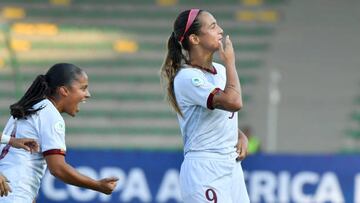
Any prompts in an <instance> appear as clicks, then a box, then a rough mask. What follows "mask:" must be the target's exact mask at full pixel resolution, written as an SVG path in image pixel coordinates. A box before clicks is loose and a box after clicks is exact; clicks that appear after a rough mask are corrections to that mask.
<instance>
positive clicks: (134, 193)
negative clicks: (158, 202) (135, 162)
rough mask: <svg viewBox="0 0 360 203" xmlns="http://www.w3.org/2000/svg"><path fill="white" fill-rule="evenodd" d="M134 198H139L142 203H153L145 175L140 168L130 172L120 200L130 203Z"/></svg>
mask: <svg viewBox="0 0 360 203" xmlns="http://www.w3.org/2000/svg"><path fill="white" fill-rule="evenodd" d="M134 198H138V199H139V200H141V201H142V202H150V201H151V193H150V191H149V186H148V184H147V182H146V178H145V174H144V172H143V170H142V169H140V168H135V169H132V170H130V172H129V176H128V180H127V181H126V185H125V187H124V190H123V192H122V194H121V198H120V199H121V200H122V201H125V202H128V201H130V200H132V199H134Z"/></svg>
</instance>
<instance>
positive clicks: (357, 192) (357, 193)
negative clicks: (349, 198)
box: [354, 174, 360, 202]
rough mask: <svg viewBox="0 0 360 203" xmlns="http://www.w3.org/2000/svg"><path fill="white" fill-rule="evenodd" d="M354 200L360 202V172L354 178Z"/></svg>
mask: <svg viewBox="0 0 360 203" xmlns="http://www.w3.org/2000/svg"><path fill="white" fill-rule="evenodd" d="M354 202H360V174H356V176H355V180H354Z"/></svg>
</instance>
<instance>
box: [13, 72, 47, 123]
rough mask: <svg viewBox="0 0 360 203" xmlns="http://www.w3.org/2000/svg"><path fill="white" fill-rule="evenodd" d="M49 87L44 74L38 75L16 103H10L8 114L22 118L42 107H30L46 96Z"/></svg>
mask: <svg viewBox="0 0 360 203" xmlns="http://www.w3.org/2000/svg"><path fill="white" fill-rule="evenodd" d="M48 91H49V87H48V84H47V82H46V76H45V75H38V76H37V77H36V79H35V80H34V81H33V83H32V84H31V86H30V87H29V89H28V90H27V91H26V93H25V95H24V96H23V97H22V98H21V99H20V100H19V101H18V102H16V103H14V104H12V105H10V114H11V115H12V116H13V117H14V118H17V119H24V118H26V117H27V116H30V115H32V114H34V113H36V112H37V111H39V110H41V109H42V108H43V107H40V108H38V109H33V108H32V107H33V106H34V105H35V104H36V103H38V102H40V101H41V100H43V99H45V98H46V95H47V94H48Z"/></svg>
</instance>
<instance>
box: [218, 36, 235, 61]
mask: <svg viewBox="0 0 360 203" xmlns="http://www.w3.org/2000/svg"><path fill="white" fill-rule="evenodd" d="M219 55H220V58H221V60H222V61H224V63H225V64H226V65H227V64H231V65H235V53H234V48H233V45H232V42H231V40H230V37H229V35H227V36H226V38H225V45H224V44H223V43H222V42H220V49H219ZM226 67H228V66H226Z"/></svg>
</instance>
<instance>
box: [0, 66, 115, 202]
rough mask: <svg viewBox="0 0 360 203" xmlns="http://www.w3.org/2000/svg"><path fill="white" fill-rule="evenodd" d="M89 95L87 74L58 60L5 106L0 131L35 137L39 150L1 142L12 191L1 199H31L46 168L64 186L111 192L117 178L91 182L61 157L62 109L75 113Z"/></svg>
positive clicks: (1, 164) (2, 167)
mask: <svg viewBox="0 0 360 203" xmlns="http://www.w3.org/2000/svg"><path fill="white" fill-rule="evenodd" d="M89 97H90V93H89V91H88V77H87V75H86V73H85V72H84V71H83V70H81V69H80V68H78V67H77V66H75V65H72V64H67V63H60V64H55V65H54V66H52V67H51V68H50V69H49V70H48V72H47V73H46V74H45V75H38V76H37V77H36V79H35V80H34V81H33V83H32V84H31V86H30V87H29V89H28V90H27V91H26V93H25V94H24V96H23V97H22V98H21V99H20V100H19V101H18V102H16V103H14V104H12V105H11V106H10V109H11V117H10V118H9V120H8V122H7V124H6V126H5V129H4V131H3V133H4V134H6V135H10V136H11V137H17V138H31V139H35V140H37V141H38V142H39V146H40V151H39V152H38V153H32V154H31V153H28V152H26V151H24V150H22V149H15V148H12V147H11V146H10V145H5V146H4V145H2V146H1V148H0V152H1V154H0V171H1V172H2V173H3V175H4V176H5V177H6V178H7V179H8V180H9V181H10V182H9V185H10V188H11V190H12V193H10V194H9V195H8V196H7V197H0V202H2V203H10V202H11V203H15V202H16V203H32V202H33V201H34V200H35V198H36V196H37V194H38V191H39V188H40V182H41V179H42V178H43V176H44V173H45V169H46V167H48V169H49V171H50V173H51V174H52V175H54V176H55V177H57V178H59V179H60V180H62V181H63V182H65V183H67V184H71V185H75V186H79V187H84V188H88V189H92V190H96V191H99V192H102V193H105V194H111V193H112V191H113V190H114V188H115V187H116V183H117V180H118V179H117V178H115V177H111V178H104V179H101V180H93V179H91V178H89V177H87V176H85V175H82V174H80V173H79V172H77V171H76V170H75V169H74V168H73V167H71V166H70V165H69V164H67V163H66V161H65V155H66V145H65V122H64V119H63V118H62V116H61V113H67V114H69V115H70V116H75V115H76V113H77V112H78V111H79V103H80V102H84V101H85V100H86V99H88V98H89Z"/></svg>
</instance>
